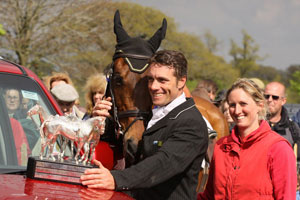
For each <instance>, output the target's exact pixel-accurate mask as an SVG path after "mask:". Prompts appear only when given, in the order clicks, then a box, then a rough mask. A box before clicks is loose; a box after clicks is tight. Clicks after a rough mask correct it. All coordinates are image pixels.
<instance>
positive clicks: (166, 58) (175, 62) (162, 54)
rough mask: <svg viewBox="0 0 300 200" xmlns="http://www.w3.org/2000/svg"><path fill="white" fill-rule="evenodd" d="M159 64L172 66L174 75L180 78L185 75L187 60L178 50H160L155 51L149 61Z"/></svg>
mask: <svg viewBox="0 0 300 200" xmlns="http://www.w3.org/2000/svg"><path fill="white" fill-rule="evenodd" d="M153 63H157V64H161V65H167V66H170V67H173V68H174V71H175V74H174V75H175V77H176V78H177V79H180V78H182V77H187V60H186V58H185V57H184V55H183V54H182V53H181V52H179V51H173V50H160V51H157V52H156V53H155V54H154V55H153V56H152V57H151V58H150V61H149V64H150V65H151V64H153Z"/></svg>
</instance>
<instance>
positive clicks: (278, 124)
mask: <svg viewBox="0 0 300 200" xmlns="http://www.w3.org/2000/svg"><path fill="white" fill-rule="evenodd" d="M264 96H265V99H266V101H267V104H268V111H269V112H268V116H267V119H268V122H269V124H270V126H271V128H272V130H273V131H275V132H277V133H278V134H280V135H281V136H283V137H284V138H285V139H287V140H288V141H289V142H290V144H291V145H292V147H294V146H295V144H297V146H298V148H297V162H299V161H300V148H299V147H300V140H299V139H300V138H299V136H300V129H299V126H298V125H297V124H296V123H295V122H293V121H292V120H291V119H289V116H288V111H287V109H286V108H285V107H284V104H285V103H286V101H287V97H286V92H285V87H284V85H283V84H281V83H279V82H271V83H268V84H267V85H266V87H265V92H264Z"/></svg>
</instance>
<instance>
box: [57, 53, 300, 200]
mask: <svg viewBox="0 0 300 200" xmlns="http://www.w3.org/2000/svg"><path fill="white" fill-rule="evenodd" d="M165 54H167V55H168V57H169V58H170V57H171V58H170V60H169V61H165V60H163V58H165V56H164V55H165ZM173 62H174V63H173ZM166 63H167V64H166ZM186 65H187V63H186V61H185V58H184V56H183V55H182V54H181V53H179V52H176V51H167V50H166V51H159V52H157V53H156V54H154V55H153V57H152V59H151V60H150V67H149V72H148V74H147V77H148V81H149V84H148V88H149V92H150V94H151V98H152V101H153V104H154V106H155V108H154V109H153V111H152V112H153V116H152V118H151V120H150V121H149V123H148V127H147V129H146V131H145V132H144V133H143V135H144V137H143V145H142V147H143V149H142V151H141V152H142V154H143V159H142V160H141V161H140V162H138V163H137V164H136V165H133V166H131V167H129V168H126V169H124V170H108V169H107V168H105V167H104V166H103V165H102V164H101V162H99V161H97V160H95V161H94V162H95V164H97V165H98V166H99V168H98V169H90V170H86V172H85V173H84V175H82V177H81V181H82V184H83V185H87V186H88V187H91V188H101V189H110V190H123V191H128V190H130V191H132V193H131V195H133V196H134V197H135V198H137V199H153V198H155V199H196V196H197V198H198V199H224V198H225V199H226V198H229V199H231V198H233V199H249V197H251V198H254V199H255V198H257V199H259V198H265V199H295V198H296V187H297V171H296V163H297V161H299V160H298V157H299V156H298V155H299V153H298V151H299V150H297V152H295V154H296V155H297V159H296V157H295V154H294V152H293V147H296V146H297V145H295V144H298V143H299V134H300V129H299V127H298V125H297V123H295V122H293V121H292V120H291V119H289V117H288V114H287V110H286V109H285V108H284V104H285V103H286V100H287V97H286V92H285V87H284V85H283V84H281V83H279V82H271V83H268V84H267V85H266V86H265V85H264V83H263V82H261V81H260V80H258V79H239V80H237V81H236V82H235V83H234V84H233V85H232V87H231V88H229V89H228V90H227V91H224V90H222V91H220V93H217V91H218V87H217V85H216V84H215V83H214V82H213V81H212V80H209V79H206V80H201V81H200V82H199V84H198V85H197V87H196V89H195V90H194V91H192V93H191V94H192V95H194V96H201V97H202V98H206V99H207V100H209V101H211V102H212V103H215V105H216V106H218V107H219V108H220V110H221V111H222V112H223V113H224V117H226V119H227V121H228V124H229V127H230V134H229V135H228V136H226V137H224V138H222V139H220V140H219V141H218V142H217V143H216V145H215V148H214V154H213V159H212V161H211V163H210V171H209V179H208V182H207V185H206V190H205V191H204V192H203V193H198V194H196V189H195V188H196V186H197V182H198V180H197V173H198V171H199V166H201V160H202V159H203V158H204V156H205V151H206V148H207V129H206V128H205V127H206V124H205V123H204V121H203V118H202V116H201V114H200V113H199V112H197V111H196V110H195V108H193V109H190V108H191V106H192V105H193V104H194V103H193V101H192V99H189V98H186V97H185V94H184V92H183V88H184V85H185V83H186V78H187V76H186V68H187V66H186ZM177 68H179V69H177ZM182 70H183V71H184V73H182V74H176V73H178V71H182ZM88 80H89V81H88V82H87V85H86V87H85V90H86V92H87V93H86V102H87V107H86V113H85V117H84V118H89V117H93V116H98V115H100V116H105V117H109V116H110V114H109V110H110V109H111V106H112V103H111V102H110V99H104V93H105V88H106V79H105V77H104V76H103V75H100V74H98V75H94V76H93V77H90V79H88ZM161 80H164V81H161ZM165 82H167V83H165ZM54 88H55V87H54ZM54 88H53V89H54ZM53 89H52V90H53ZM52 90H51V92H52V93H53V94H54V96H56V95H55V90H53V91H52ZM69 91H71V90H69ZM71 96H72V95H68V97H71ZM75 97H76V98H75ZM56 98H57V100H58V102H60V101H66V99H60V98H61V97H59V95H57V96H56ZM77 98H78V95H75V92H74V98H73V99H69V100H70V101H71V100H72V101H71V102H72V106H75V100H76V99H77ZM59 104H60V103H59ZM62 106H63V105H62ZM166 110H168V112H166ZM183 111H184V112H183ZM181 112H183V113H181ZM177 115H179V117H178V120H177V118H176V120H174V121H172V120H169V119H168V116H177ZM196 116H197V117H196ZM84 118H83V119H84ZM158 122H159V123H158ZM162 122H164V124H166V125H167V127H163V128H162V127H160V125H159V124H160V123H162ZM190 127H193V128H192V129H191V128H190ZM150 133H151V134H150ZM157 135H165V136H164V137H163V138H165V139H164V140H163V141H162V144H163V145H162V146H161V147H160V148H159V151H158V149H157V148H155V146H153V144H151V142H149V141H153V139H154V138H157ZM159 138H160V137H159ZM180 138H181V139H180ZM149 144H151V146H149ZM153 148H154V149H153ZM295 149H297V148H295ZM299 149H300V148H299ZM174 155H176V156H174ZM174 166H178V167H176V168H174Z"/></svg>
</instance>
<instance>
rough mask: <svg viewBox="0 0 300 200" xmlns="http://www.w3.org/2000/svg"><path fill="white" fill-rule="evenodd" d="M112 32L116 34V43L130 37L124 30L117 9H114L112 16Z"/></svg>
mask: <svg viewBox="0 0 300 200" xmlns="http://www.w3.org/2000/svg"><path fill="white" fill-rule="evenodd" d="M114 32H115V34H116V36H117V43H120V42H122V41H124V40H127V39H129V38H130V37H129V35H128V34H127V33H126V31H125V30H124V29H123V25H122V23H121V18H120V12H119V10H117V11H116V13H115V16H114Z"/></svg>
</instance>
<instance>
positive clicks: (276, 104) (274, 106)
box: [264, 84, 286, 116]
mask: <svg viewBox="0 0 300 200" xmlns="http://www.w3.org/2000/svg"><path fill="white" fill-rule="evenodd" d="M264 95H265V98H266V101H267V104H268V108H269V112H270V114H271V116H275V115H276V114H280V113H281V109H282V106H283V105H284V104H285V103H286V98H285V97H284V89H283V88H282V87H281V86H280V85H277V84H271V85H267V86H266V88H265V93H264Z"/></svg>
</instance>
